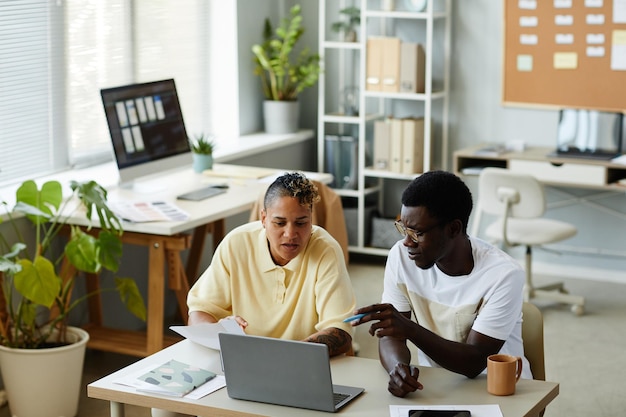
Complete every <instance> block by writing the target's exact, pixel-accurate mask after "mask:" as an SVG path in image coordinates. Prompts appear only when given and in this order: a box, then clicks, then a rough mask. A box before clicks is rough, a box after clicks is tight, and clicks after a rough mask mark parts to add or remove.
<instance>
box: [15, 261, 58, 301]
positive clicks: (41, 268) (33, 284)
mask: <svg viewBox="0 0 626 417" xmlns="http://www.w3.org/2000/svg"><path fill="white" fill-rule="evenodd" d="M19 264H20V265H21V267H22V270H21V271H19V272H17V273H15V276H14V283H15V289H16V290H17V291H19V293H20V294H22V295H23V296H24V297H26V298H28V299H29V300H31V301H32V302H33V303H36V304H41V305H43V306H46V307H48V308H50V307H51V306H52V304H53V303H54V300H55V298H56V296H57V295H58V294H59V291H60V290H61V279H60V278H59V277H58V276H57V274H56V272H55V271H54V265H53V264H52V262H50V261H49V260H48V259H46V258H44V257H43V256H36V257H35V261H34V262H31V261H30V259H21V260H20V261H19Z"/></svg>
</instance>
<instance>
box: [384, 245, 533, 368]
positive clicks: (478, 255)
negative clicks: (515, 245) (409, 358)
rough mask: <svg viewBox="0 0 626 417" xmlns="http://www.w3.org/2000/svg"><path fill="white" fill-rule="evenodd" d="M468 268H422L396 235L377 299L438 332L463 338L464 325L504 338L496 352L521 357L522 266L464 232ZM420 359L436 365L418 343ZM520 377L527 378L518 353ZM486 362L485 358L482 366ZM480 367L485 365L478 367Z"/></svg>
mask: <svg viewBox="0 0 626 417" xmlns="http://www.w3.org/2000/svg"><path fill="white" fill-rule="evenodd" d="M470 243H471V245H472V256H473V257H474V268H473V269H472V272H470V273H469V274H468V275H461V276H450V275H447V274H445V273H443V272H442V271H441V270H440V269H439V268H438V267H437V266H436V265H434V266H433V267H432V268H429V269H426V270H423V269H420V268H419V267H417V265H415V262H413V261H411V260H410V259H409V257H408V252H407V248H406V247H405V246H404V245H403V244H402V241H399V242H398V243H396V244H395V245H394V246H393V248H391V250H390V251H389V257H388V258H387V264H386V266H385V280H384V291H383V296H382V302H383V303H390V304H392V305H393V306H394V307H395V308H396V309H397V310H398V311H401V312H407V311H411V312H412V313H413V317H414V318H415V320H416V321H417V322H418V323H419V324H420V325H421V326H423V327H425V328H426V329H428V330H430V331H432V332H434V333H436V334H438V335H439V336H441V337H443V338H445V339H448V340H453V341H456V342H462V343H465V341H466V340H467V335H468V334H469V331H470V329H474V330H475V331H477V332H479V333H482V334H484V335H486V336H489V337H493V338H495V339H500V340H504V341H505V342H504V345H503V346H502V348H501V349H500V353H504V354H509V355H514V356H521V357H523V358H524V347H523V345H522V303H523V301H524V297H523V288H524V282H525V272H524V270H523V268H522V267H521V266H520V265H519V264H518V263H517V262H516V261H515V260H514V259H513V258H511V257H510V256H509V255H508V254H506V253H505V252H503V251H501V250H500V249H498V248H496V247H495V246H493V245H491V244H489V243H487V242H485V241H483V240H480V239H478V238H470ZM418 361H419V364H420V365H427V366H439V365H438V364H437V363H435V362H434V361H433V360H432V359H431V358H429V357H428V356H427V355H426V354H424V352H422V351H421V350H419V349H418ZM523 361H524V366H523V368H524V369H523V370H522V377H523V378H529V379H530V378H532V373H531V371H530V365H529V363H528V361H527V360H526V358H524V359H523ZM486 365H487V364H486V363H485V366H486ZM483 372H486V371H483Z"/></svg>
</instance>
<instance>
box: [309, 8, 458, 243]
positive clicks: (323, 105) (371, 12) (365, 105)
mask: <svg viewBox="0 0 626 417" xmlns="http://www.w3.org/2000/svg"><path fill="white" fill-rule="evenodd" d="M386 3H389V1H385V0H319V53H320V56H321V57H322V63H323V66H324V71H323V73H322V75H321V76H320V80H319V100H318V106H319V109H318V114H319V118H318V170H319V171H320V172H328V171H329V170H328V168H327V167H326V166H325V165H326V163H325V154H326V140H325V138H326V136H327V135H348V136H352V137H355V138H356V142H357V155H358V156H357V172H356V175H357V179H358V180H357V181H356V187H355V188H351V189H344V188H336V191H337V193H338V194H339V195H341V196H342V197H343V199H344V201H345V200H348V199H354V200H356V204H355V205H356V222H357V224H356V241H355V242H351V244H350V247H349V249H350V252H354V253H365V254H375V255H386V254H387V252H388V249H384V248H375V247H372V246H371V245H370V242H369V241H368V240H369V239H368V237H367V236H366V230H367V229H369V227H368V225H367V224H366V223H367V222H369V221H371V220H370V219H366V203H367V204H369V203H371V201H372V200H373V201H375V204H376V205H377V209H378V211H379V212H381V213H382V214H383V215H386V216H388V217H394V216H395V215H396V214H398V213H385V212H384V207H385V204H384V202H385V200H386V199H394V201H395V200H397V202H398V204H399V200H400V195H399V194H398V193H397V192H395V193H393V195H385V191H388V189H389V188H392V187H387V185H388V182H390V181H392V182H393V181H398V180H399V181H407V182H408V181H410V180H411V179H413V178H415V177H416V176H418V175H419V174H420V173H415V174H412V175H403V174H398V173H395V172H390V171H381V170H377V169H373V167H372V166H371V165H372V161H371V153H372V146H373V124H374V121H375V120H379V119H382V118H384V117H386V116H393V117H398V118H402V117H409V116H412V117H424V138H425V140H424V171H429V170H432V169H446V166H447V158H448V92H449V78H450V77H449V68H450V65H449V58H450V49H451V45H450V26H451V22H450V19H451V16H450V12H451V0H428V1H427V2H426V7H425V8H424V9H423V10H421V11H414V10H410V5H411V4H414V3H416V2H412V1H410V0H407V1H401V0H395V2H394V1H391V3H395V4H394V6H395V7H394V9H393V10H383V9H382V7H383V4H386ZM349 6H355V7H358V8H360V10H361V24H360V26H359V31H358V39H357V41H356V42H343V41H341V35H340V34H336V33H334V32H332V31H331V29H330V27H331V25H332V23H333V22H335V21H339V20H342V19H345V16H342V15H341V14H340V13H339V10H341V9H343V8H345V7H349ZM368 36H396V37H399V38H400V39H401V40H402V41H407V42H417V43H420V44H421V45H422V47H423V48H424V51H425V91H424V93H389V92H380V91H368V90H366V84H365V77H366V62H367V61H366V54H367V49H366V44H367V38H368ZM353 87H358V91H357V92H356V94H357V96H358V113H357V114H351V115H347V114H346V112H345V109H346V105H345V104H346V103H345V100H344V99H343V93H344V92H345V91H346V90H347V89H349V90H354V88H353ZM437 161H439V162H437ZM388 194H389V192H388ZM349 229H350V225H349Z"/></svg>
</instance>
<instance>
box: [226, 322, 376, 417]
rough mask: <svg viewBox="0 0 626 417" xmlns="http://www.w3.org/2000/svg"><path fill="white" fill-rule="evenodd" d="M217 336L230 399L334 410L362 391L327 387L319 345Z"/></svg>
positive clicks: (325, 349)
mask: <svg viewBox="0 0 626 417" xmlns="http://www.w3.org/2000/svg"><path fill="white" fill-rule="evenodd" d="M218 336H219V339H220V349H221V356H222V369H223V371H224V376H225V377H226V389H227V391H228V396H229V397H231V398H236V399H240V400H249V401H258V402H264V403H270V404H278V405H286V406H290V407H298V408H308V409H312V410H320V411H328V412H335V411H338V410H339V409H340V408H341V407H343V406H344V405H346V404H347V403H348V402H350V401H351V400H353V399H354V398H356V397H357V396H358V395H359V394H361V393H362V392H363V391H364V389H363V388H357V387H348V386H343V385H333V383H332V379H331V374H330V361H329V356H328V347H327V346H326V345H324V344H319V343H308V342H299V341H293V340H283V339H274V338H269V337H261V336H249V335H240V334H233V333H220V334H219V335H218Z"/></svg>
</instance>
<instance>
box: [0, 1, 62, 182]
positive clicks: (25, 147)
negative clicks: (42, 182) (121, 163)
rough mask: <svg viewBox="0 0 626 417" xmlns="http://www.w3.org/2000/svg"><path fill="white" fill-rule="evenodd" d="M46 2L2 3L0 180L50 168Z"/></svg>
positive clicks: (49, 75)
mask: <svg viewBox="0 0 626 417" xmlns="http://www.w3.org/2000/svg"><path fill="white" fill-rule="evenodd" d="M48 3H49V2H48V1H46V0H5V1H2V2H0V16H2V24H1V25H0V150H1V154H2V157H1V158H0V182H6V181H9V180H11V179H21V178H25V177H27V176H29V175H31V174H32V172H33V170H34V169H36V170H38V171H39V172H43V173H45V172H50V171H51V170H52V169H53V166H54V161H53V158H52V151H51V150H52V148H51V146H52V142H51V141H50V136H51V132H50V127H51V125H52V123H51V115H50V106H51V94H50V93H51V82H52V79H51V69H50V67H49V62H50V50H49V47H48V46H49V45H48V28H49V26H50V25H49V18H50V17H51V16H50V13H49V9H48Z"/></svg>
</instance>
